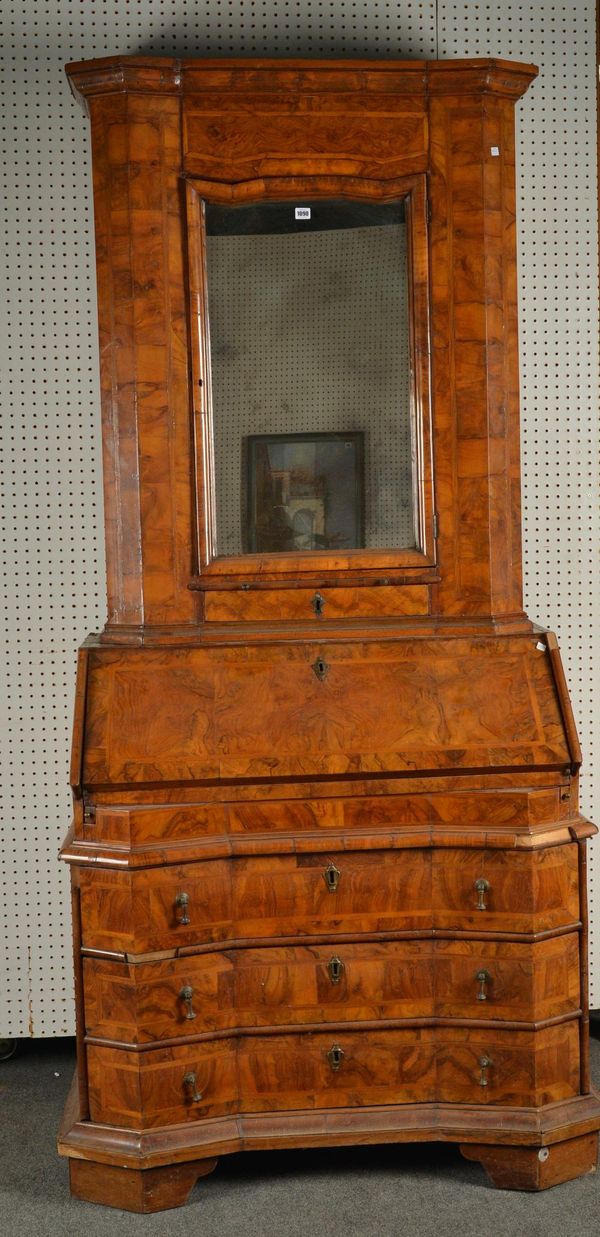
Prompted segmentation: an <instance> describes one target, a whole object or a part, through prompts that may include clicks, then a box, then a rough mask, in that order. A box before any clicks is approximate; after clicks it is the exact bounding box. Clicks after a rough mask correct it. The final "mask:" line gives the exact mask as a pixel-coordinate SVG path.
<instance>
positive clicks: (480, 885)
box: [473, 876, 490, 911]
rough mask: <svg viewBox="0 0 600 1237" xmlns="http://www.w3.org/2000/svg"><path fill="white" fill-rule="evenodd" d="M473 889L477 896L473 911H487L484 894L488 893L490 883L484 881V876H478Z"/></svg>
mask: <svg viewBox="0 0 600 1237" xmlns="http://www.w3.org/2000/svg"><path fill="white" fill-rule="evenodd" d="M473 888H474V890H475V893H476V894H477V901H476V903H475V910H477V911H487V902H486V900H485V895H486V893H488V891H489V888H490V882H489V881H486V879H485V877H484V876H480V877H479V880H476V881H475V884H474V886H473Z"/></svg>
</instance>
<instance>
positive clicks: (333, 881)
mask: <svg viewBox="0 0 600 1237" xmlns="http://www.w3.org/2000/svg"><path fill="white" fill-rule="evenodd" d="M341 875H342V873H341V872H340V869H339V868H336V866H335V863H333V862H329V863H328V864H327V867H326V868H325V871H324V872H323V880H324V881H325V884H326V885H327V889H328V891H329V893H335V891H336V889H337V887H338V885H339V883H340V877H341Z"/></svg>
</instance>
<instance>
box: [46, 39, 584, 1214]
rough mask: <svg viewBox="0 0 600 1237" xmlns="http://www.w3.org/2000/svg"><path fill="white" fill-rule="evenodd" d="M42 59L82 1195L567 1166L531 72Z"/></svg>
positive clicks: (560, 838)
mask: <svg viewBox="0 0 600 1237" xmlns="http://www.w3.org/2000/svg"><path fill="white" fill-rule="evenodd" d="M67 71H68V75H69V78H70V82H71V86H72V89H73V91H74V93H75V95H76V96H77V97H79V98H80V99H81V100H82V101H83V103H84V105H85V107H86V109H87V111H88V113H89V117H90V121H91V134H92V159H93V186H94V211H95V229H96V257H97V278H98V310H99V330H100V366H101V389H102V416H103V450H104V494H105V517H106V545H107V587H108V621H107V624H106V626H105V628H104V631H103V632H102V633H101V634H98V635H94V636H90V637H89V638H88V639H87V640H86V641H85V643H84V645H83V646H82V648H81V651H80V656H79V668H78V680H77V693H76V708H75V725H74V741H73V753H72V766H71V774H72V777H71V780H72V785H73V801H74V819H73V825H72V829H71V832H70V834H69V837H68V839H67V841H66V843H65V846H64V848H63V852H62V854H63V858H64V859H65V860H67V861H68V862H69V863H70V865H71V870H72V888H73V919H74V934H75V984H76V996H77V1026H78V1068H77V1073H76V1078H75V1080H74V1084H73V1088H72V1091H71V1095H70V1098H69V1102H68V1105H67V1110H66V1112H65V1117H64V1121H63V1127H62V1129H61V1133H60V1140H59V1149H60V1151H61V1153H62V1154H64V1155H66V1156H68V1157H69V1164H70V1174H71V1187H72V1190H73V1193H74V1194H75V1195H76V1196H77V1197H79V1198H84V1199H88V1200H90V1201H94V1202H100V1203H105V1204H110V1205H113V1206H118V1207H125V1208H128V1209H131V1210H134V1211H157V1210H160V1209H162V1208H166V1207H173V1206H176V1205H179V1204H181V1203H183V1202H185V1200H186V1199H187V1197H188V1195H189V1193H190V1191H191V1189H192V1187H193V1185H194V1184H195V1182H196V1180H197V1179H198V1178H199V1177H201V1176H203V1175H205V1174H206V1173H208V1172H210V1171H211V1170H212V1169H213V1168H214V1167H215V1165H216V1163H217V1161H218V1158H219V1157H220V1156H221V1155H224V1154H227V1153H230V1152H233V1151H239V1150H241V1149H268V1148H295V1147H315V1146H332V1145H344V1144H353V1143H402V1142H407V1141H415V1140H417V1141H422V1142H423V1143H427V1142H428V1141H440V1140H442V1141H450V1142H454V1143H457V1144H458V1145H459V1146H460V1149H461V1151H462V1153H463V1155H465V1156H467V1157H468V1158H470V1159H475V1160H478V1161H480V1162H481V1163H482V1165H483V1166H484V1168H485V1169H486V1170H487V1172H488V1175H489V1177H490V1178H491V1180H492V1182H493V1183H494V1184H495V1185H497V1186H501V1187H509V1188H517V1189H526V1190H536V1189H542V1188H545V1187H547V1186H551V1185H557V1184H560V1183H561V1182H564V1181H567V1180H569V1179H572V1178H573V1177H577V1176H579V1175H581V1174H583V1173H585V1172H589V1171H591V1170H592V1169H593V1168H594V1166H595V1163H596V1155H597V1138H598V1128H599V1127H600V1102H599V1098H598V1096H597V1094H596V1093H595V1092H594V1090H593V1088H592V1086H591V1084H590V1078H589V1066H588V1008H587V971H586V968H587V957H586V948H587V909H586V866H585V865H586V840H587V839H588V838H589V837H590V835H591V834H593V833H594V832H595V830H594V827H593V826H592V825H591V824H590V823H589V822H588V821H586V820H585V819H584V818H583V817H582V816H581V814H580V813H579V810H578V797H577V786H578V770H579V767H580V763H581V754H580V750H579V745H578V740H577V735H576V731H575V726H574V722H573V717H572V712H571V708H570V704H569V698H568V691H567V686H566V683H565V678H564V674H563V671H562V667H561V662H560V657H559V653H558V649H557V645H556V641H555V639H554V637H553V636H552V634H551V633H549V632H548V631H546V630H545V629H544V628H542V627H540V626H536V625H535V624H534V623H533V622H532V621H531V620H530V619H529V618H528V617H527V616H526V614H525V613H524V611H523V604H522V589H521V540H520V539H521V527H520V497H519V494H520V465H519V392H518V350H517V301H516V257H515V167H514V109H515V106H516V105H517V103H518V99H519V97H520V96H521V95H522V94H523V93H524V91H525V90H526V89H527V87H528V86H529V84H530V83H531V81H532V79H533V78H534V77H535V73H536V70H535V69H534V68H533V67H531V66H527V65H521V64H514V63H511V62H506V61H498V60H472V61H453V60H446V61H441V62H423V61H410V62H409V61H407V62H396V61H391V60H388V61H360V60H356V61H286V60H281V61H273V60H229V61H227V60H222V61H219V60H190V61H185V60H184V61H178V60H171V59H154V58H152V59H150V58H143V57H131V58H129V57H116V58H109V59H104V60H97V61H91V62H84V63H79V64H74V65H70V66H69V67H68V70H67ZM424 1154H426V1149H425V1147H424ZM398 1155H399V1157H400V1156H401V1149H400V1148H399V1149H398ZM399 1163H401V1159H399Z"/></svg>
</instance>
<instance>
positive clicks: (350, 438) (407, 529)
mask: <svg viewBox="0 0 600 1237" xmlns="http://www.w3.org/2000/svg"><path fill="white" fill-rule="evenodd" d="M205 226H206V253H207V286H208V315H209V331H210V356H211V384H212V409H213V427H214V429H213V434H214V460H215V505H216V539H217V552H218V554H220V555H233V554H246V553H290V551H292V552H294V551H297V552H298V551H304V552H305V551H307V550H308V551H314V550H317V551H325V552H327V551H329V553H331V552H332V551H346V550H355V549H361V548H369V549H394V548H396V547H413V546H414V545H415V519H414V509H415V501H414V489H415V479H414V469H413V458H414V442H413V438H414V431H413V424H412V422H413V416H412V399H411V372H410V371H411V353H410V324H409V272H408V262H407V228H406V222H405V208H404V202H403V201H397V202H389V203H385V204H380V203H369V202H351V201H346V200H344V201H334V200H323V199H319V200H316V201H304V200H301V201H293V202H260V203H258V204H253V205H250V206H222V205H220V204H215V203H209V202H207V203H205Z"/></svg>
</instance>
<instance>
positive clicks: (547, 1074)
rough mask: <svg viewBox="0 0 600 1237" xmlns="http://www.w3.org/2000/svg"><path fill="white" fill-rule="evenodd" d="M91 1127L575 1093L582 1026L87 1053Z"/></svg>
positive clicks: (329, 1035)
mask: <svg viewBox="0 0 600 1237" xmlns="http://www.w3.org/2000/svg"><path fill="white" fill-rule="evenodd" d="M87 1059H88V1073H89V1094H90V1110H91V1118H92V1120H93V1121H99V1122H106V1123H108V1124H109V1125H118V1126H126V1127H128V1128H133V1129H146V1128H150V1127H152V1126H159V1125H161V1126H162V1125H169V1124H174V1123H179V1122H185V1121H197V1120H199V1119H201V1118H205V1117H211V1116H218V1115H222V1114H225V1113H231V1112H242V1113H251V1112H264V1111H282V1110H286V1109H287V1110H293V1109H307V1108H309V1109H313V1108H333V1107H346V1106H356V1105H361V1106H363V1105H370V1104H406V1103H425V1102H427V1101H430V1102H431V1101H435V1100H438V1101H447V1102H457V1103H472V1104H482V1103H485V1104H506V1105H509V1106H520V1105H525V1106H527V1107H539V1106H541V1105H543V1104H549V1103H553V1102H554V1101H558V1100H562V1099H566V1098H568V1097H569V1096H572V1095H576V1094H577V1092H578V1088H579V1028H578V1023H577V1022H568V1023H563V1024H562V1025H560V1026H557V1027H551V1028H548V1029H546V1030H543V1031H537V1032H529V1031H498V1030H489V1029H485V1028H483V1027H481V1028H479V1027H475V1028H469V1029H467V1028H462V1027H452V1028H440V1027H437V1028H423V1029H418V1028H417V1029H415V1028H411V1029H410V1030H408V1029H407V1030H383V1031H351V1032H348V1033H346V1032H340V1031H339V1030H335V1031H333V1030H332V1031H324V1032H321V1031H320V1032H318V1033H314V1034H310V1033H306V1032H303V1033H298V1034H285V1035H252V1036H247V1037H234V1038H225V1039H216V1040H211V1041H208V1042H205V1043H201V1044H193V1045H189V1044H187V1045H182V1046H181V1047H169V1048H159V1049H151V1050H148V1051H146V1052H133V1051H127V1050H124V1049H117V1048H107V1047H101V1046H97V1045H91V1044H90V1045H88V1048H87Z"/></svg>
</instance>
